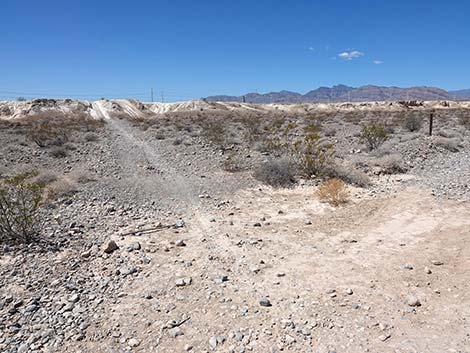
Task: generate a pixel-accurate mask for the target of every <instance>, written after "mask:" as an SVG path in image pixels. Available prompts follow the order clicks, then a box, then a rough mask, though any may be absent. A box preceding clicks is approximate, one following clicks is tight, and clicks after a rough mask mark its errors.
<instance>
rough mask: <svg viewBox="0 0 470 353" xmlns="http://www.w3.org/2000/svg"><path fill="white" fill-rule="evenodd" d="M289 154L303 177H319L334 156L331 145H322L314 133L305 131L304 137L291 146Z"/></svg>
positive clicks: (318, 136) (317, 135)
mask: <svg viewBox="0 0 470 353" xmlns="http://www.w3.org/2000/svg"><path fill="white" fill-rule="evenodd" d="M291 153H292V155H293V157H294V160H295V161H296V163H297V166H298V169H299V172H300V173H301V174H302V175H303V176H305V177H308V178H310V177H312V176H321V175H323V174H324V173H325V168H326V166H328V165H329V164H331V163H332V161H333V157H334V154H335V151H334V146H333V145H332V144H325V143H322V141H321V139H320V135H319V134H318V133H317V132H315V131H307V133H306V134H305V136H303V137H302V138H301V139H299V140H297V141H296V142H294V144H292V146H291Z"/></svg>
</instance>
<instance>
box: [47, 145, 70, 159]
mask: <svg viewBox="0 0 470 353" xmlns="http://www.w3.org/2000/svg"><path fill="white" fill-rule="evenodd" d="M49 154H50V155H51V156H52V157H54V158H65V157H67V155H68V153H67V149H66V148H64V147H61V146H55V147H54V148H52V149H51V150H50V151H49Z"/></svg>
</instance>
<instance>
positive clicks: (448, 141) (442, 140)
mask: <svg viewBox="0 0 470 353" xmlns="http://www.w3.org/2000/svg"><path fill="white" fill-rule="evenodd" d="M433 143H434V145H435V146H438V147H441V148H444V149H446V150H449V151H451V152H458V151H459V148H460V146H461V144H460V140H459V139H458V138H446V137H442V136H435V137H434V138H433Z"/></svg>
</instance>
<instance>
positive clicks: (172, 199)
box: [107, 119, 201, 209]
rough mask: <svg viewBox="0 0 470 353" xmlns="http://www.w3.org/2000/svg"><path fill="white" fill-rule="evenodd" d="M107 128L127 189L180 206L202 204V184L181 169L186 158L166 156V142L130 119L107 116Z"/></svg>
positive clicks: (111, 147) (137, 194)
mask: <svg viewBox="0 0 470 353" xmlns="http://www.w3.org/2000/svg"><path fill="white" fill-rule="evenodd" d="M107 128H108V129H109V131H110V132H111V134H112V139H110V149H111V150H112V151H114V158H116V163H117V164H118V165H119V167H120V174H121V175H122V179H121V183H122V184H123V185H122V186H123V188H124V189H126V191H131V190H132V192H133V194H134V195H135V197H136V198H139V197H142V198H144V199H153V200H154V201H155V202H160V203H170V204H172V205H174V204H176V206H177V207H178V208H180V209H181V208H183V209H188V208H190V207H194V206H199V204H200V199H199V194H200V193H201V191H200V189H201V187H200V185H196V183H195V182H194V181H193V180H192V179H191V178H187V177H185V176H184V175H183V173H182V172H181V171H179V169H178V164H179V163H184V161H178V160H176V159H174V158H173V159H172V160H170V159H168V158H167V157H166V156H167V155H168V153H163V152H164V150H165V149H166V148H168V147H167V146H165V144H164V143H162V142H160V141H149V140H148V139H146V138H145V136H144V135H143V133H142V132H141V131H140V130H139V129H138V128H136V127H134V126H132V125H131V124H130V123H129V122H127V121H121V120H116V119H108V120H107ZM193 179H194V178H193Z"/></svg>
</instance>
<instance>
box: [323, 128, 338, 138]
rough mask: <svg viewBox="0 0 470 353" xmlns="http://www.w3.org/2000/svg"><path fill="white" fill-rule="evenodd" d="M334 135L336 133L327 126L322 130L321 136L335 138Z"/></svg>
mask: <svg viewBox="0 0 470 353" xmlns="http://www.w3.org/2000/svg"><path fill="white" fill-rule="evenodd" d="M336 133H337V131H336V129H335V128H334V127H331V126H328V127H325V128H323V134H324V135H325V136H327V137H332V136H335V135H336Z"/></svg>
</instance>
